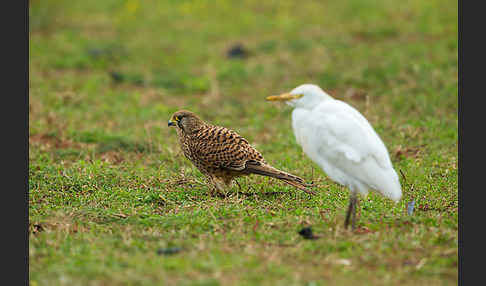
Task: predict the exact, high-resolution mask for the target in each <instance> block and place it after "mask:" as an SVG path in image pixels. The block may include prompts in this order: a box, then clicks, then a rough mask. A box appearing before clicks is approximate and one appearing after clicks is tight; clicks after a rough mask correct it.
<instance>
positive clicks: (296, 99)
mask: <svg viewBox="0 0 486 286" xmlns="http://www.w3.org/2000/svg"><path fill="white" fill-rule="evenodd" d="M326 99H332V97H331V96H330V95H328V94H327V93H325V92H324V91H323V90H322V89H321V88H320V87H319V86H317V85H315V84H302V85H299V86H298V87H296V88H294V89H292V91H290V92H286V93H282V94H281V95H272V96H268V97H267V98H266V100H268V101H285V102H286V103H287V104H288V105H290V106H292V107H302V108H309V109H312V108H313V107H315V106H317V104H319V102H321V101H322V100H326Z"/></svg>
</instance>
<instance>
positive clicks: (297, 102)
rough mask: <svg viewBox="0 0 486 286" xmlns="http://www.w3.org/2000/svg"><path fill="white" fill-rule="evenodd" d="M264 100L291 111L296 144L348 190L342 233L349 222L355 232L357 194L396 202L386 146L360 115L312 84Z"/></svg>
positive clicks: (395, 182) (397, 192) (397, 193)
mask: <svg viewBox="0 0 486 286" xmlns="http://www.w3.org/2000/svg"><path fill="white" fill-rule="evenodd" d="M266 100H268V101H285V102H286V103H287V104H288V105H290V106H292V107H294V110H293V111H292V128H293V131H294V135H295V138H296V141H297V143H298V144H299V145H300V146H302V149H303V151H304V153H305V154H306V155H307V156H309V158H311V159H312V160H313V161H314V162H315V163H316V164H317V165H319V166H320V167H321V168H322V170H324V172H325V173H326V174H327V175H328V176H329V177H330V178H331V179H332V180H334V181H335V182H337V183H339V184H341V185H344V186H346V187H348V188H349V190H350V191H351V194H350V201H349V206H348V210H347V213H346V220H345V222H344V226H345V228H348V225H349V220H350V217H352V228H353V229H355V223H356V207H357V203H358V194H361V195H363V196H366V195H367V194H368V191H369V190H373V191H376V192H377V193H379V194H381V195H383V196H385V197H387V198H390V199H392V200H393V201H395V202H398V201H399V200H400V198H401V197H402V190H401V186H400V181H399V178H398V175H397V173H396V172H395V170H394V169H393V166H392V163H391V161H390V157H389V155H388V151H387V149H386V147H385V144H383V141H382V140H381V139H380V137H379V136H378V134H376V132H375V130H374V129H373V127H371V125H370V123H369V122H368V120H366V118H365V117H364V116H363V115H361V113H360V112H359V111H357V110H356V109H354V108H353V107H351V106H350V105H348V104H347V103H345V102H343V101H340V100H336V99H334V98H332V97H331V96H330V95H328V94H327V93H325V92H324V91H323V90H322V89H321V88H320V87H319V86H317V85H313V84H303V85H300V86H298V87H296V88H294V89H293V90H292V91H291V92H289V93H284V94H281V95H276V96H268V97H267V98H266Z"/></svg>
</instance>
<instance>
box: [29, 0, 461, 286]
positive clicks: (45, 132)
mask: <svg viewBox="0 0 486 286" xmlns="http://www.w3.org/2000/svg"><path fill="white" fill-rule="evenodd" d="M30 24H31V26H30V45H29V47H30V51H29V61H30V68H29V78H30V85H29V87H30V97H29V134H30V137H29V147H30V148H29V221H30V225H29V231H30V235H29V261H30V262H29V277H30V281H31V285H456V284H457V282H458V269H457V267H458V266H457V263H458V256H457V255H458V199H457V197H458V192H457V157H458V153H457V141H458V131H457V130H458V127H457V126H458V116H457V110H458V104H457V99H458V88H457V83H458V53H457V49H458V41H457V2H453V1H447V3H444V1H438V0H431V1H419V0H414V1H360V0H350V1H304V2H303V1H225V0H221V1H209V0H207V1H149V0H146V1H141V0H126V1H114V0H107V1H93V0H89V1H76V2H72V3H71V2H69V1H60V0H57V1H56V0H49V1H31V8H30ZM235 43H243V44H244V45H245V47H247V48H248V50H249V51H250V55H249V57H248V58H246V59H234V60H230V59H227V58H226V56H225V52H226V50H227V49H228V48H230V47H231V46H232V45H233V44H235ZM307 82H311V83H315V84H318V85H320V86H321V87H322V88H323V89H324V90H326V91H328V92H329V93H330V94H331V95H333V96H334V97H336V98H338V99H342V100H344V101H346V102H348V103H349V104H351V105H353V106H354V107H356V108H357V109H358V110H360V111H361V112H362V113H363V114H364V115H365V116H366V117H367V118H368V120H369V121H370V122H371V124H372V125H373V126H374V127H375V129H376V131H377V132H378V134H379V135H380V136H381V138H382V139H383V141H384V142H385V144H386V146H387V147H388V149H389V151H390V154H391V158H392V161H393V164H394V166H395V169H396V170H397V171H399V170H401V171H402V172H403V173H404V174H405V176H406V182H405V180H404V179H403V177H402V178H401V183H402V186H403V191H404V196H403V199H402V200H401V201H400V202H399V203H397V204H393V203H392V202H391V201H389V200H387V199H384V198H382V197H379V196H376V195H374V194H370V195H369V196H368V197H367V198H365V199H362V200H361V204H360V206H361V208H360V213H359V229H358V231H357V232H355V233H352V232H351V231H346V230H344V229H343V222H344V214H345V211H346V207H347V202H348V198H349V193H348V190H347V189H345V188H344V187H341V186H339V185H337V184H335V183H333V182H332V181H331V180H330V179H329V178H328V177H327V176H326V174H325V173H324V172H323V171H321V170H320V169H319V168H318V166H317V165H315V164H314V163H313V162H312V161H311V160H310V159H309V158H307V157H306V156H305V155H304V154H303V152H302V150H301V148H300V147H299V146H298V144H297V143H296V142H295V138H294V136H293V134H292V130H291V128H290V112H291V110H290V108H289V107H287V106H284V105H278V104H273V103H268V102H265V101H264V98H265V96H268V95H272V94H277V93H281V92H285V91H289V90H290V89H292V88H293V87H295V86H297V85H299V84H302V83H307ZM183 108H184V109H189V110H192V111H194V112H196V113H197V114H199V115H200V116H201V117H202V118H203V119H205V120H207V121H209V122H211V123H214V124H217V125H223V126H226V127H230V128H231V129H233V130H236V131H237V132H238V133H240V134H241V135H243V136H244V137H246V138H247V139H248V140H249V141H250V142H251V143H252V144H253V145H254V146H255V147H256V148H257V149H259V150H260V151H261V153H262V154H263V155H264V156H265V158H266V160H267V161H268V162H270V163H271V164H272V165H274V166H276V167H277V168H281V169H284V170H287V171H289V172H292V173H295V174H296V175H299V176H302V177H304V178H306V179H307V180H309V181H310V180H313V181H314V182H315V183H316V184H317V185H318V187H317V188H316V190H318V191H319V194H318V195H316V196H314V197H310V196H308V195H307V194H305V193H302V192H301V191H298V190H296V189H294V188H292V187H290V186H288V185H286V184H283V183H281V182H278V181H275V180H272V179H268V178H264V177H259V176H251V177H247V178H242V179H239V182H240V185H241V187H242V188H241V190H239V188H238V187H234V188H233V189H232V191H231V192H230V193H229V194H228V196H227V197H226V198H220V197H216V196H211V195H209V194H208V188H207V186H206V185H204V183H203V182H204V178H203V176H202V175H201V174H200V173H199V171H197V170H196V169H195V168H194V167H193V166H192V165H191V164H190V162H189V161H188V160H187V159H185V158H184V156H183V155H182V153H181V152H180V150H179V146H178V144H177V138H176V134H175V131H174V130H173V129H169V128H167V120H168V119H169V117H170V115H171V114H172V113H173V112H174V111H176V110H179V109H183ZM412 199H415V201H416V204H415V206H416V210H415V213H414V214H413V215H412V216H408V215H407V212H406V207H407V203H408V202H410V201H411V200H412ZM303 226H312V228H313V231H314V233H315V234H316V235H319V236H320V238H319V239H317V240H303V239H302V238H301V237H300V236H299V235H298V234H297V232H298V231H299V230H300V229H301V228H302V227H303ZM167 247H179V248H181V251H180V252H178V253H176V254H173V255H167V256H166V255H159V254H158V251H159V250H161V249H164V248H167Z"/></svg>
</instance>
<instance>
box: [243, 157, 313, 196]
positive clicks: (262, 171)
mask: <svg viewBox="0 0 486 286" xmlns="http://www.w3.org/2000/svg"><path fill="white" fill-rule="evenodd" d="M244 171H245V172H248V173H251V174H258V175H263V176H268V177H272V178H276V179H279V180H282V181H284V182H285V183H287V184H289V185H292V186H294V187H296V188H298V189H301V190H303V191H305V192H306V193H310V194H313V195H315V193H314V192H312V191H310V190H308V189H307V187H309V186H310V184H306V183H305V181H304V180H303V179H302V178H300V177H297V176H295V175H292V174H289V173H286V172H284V171H281V170H279V169H276V168H274V167H272V166H270V165H267V164H263V163H261V162H256V161H248V162H247V163H246V167H245V169H244Z"/></svg>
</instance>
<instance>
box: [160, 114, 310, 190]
mask: <svg viewBox="0 0 486 286" xmlns="http://www.w3.org/2000/svg"><path fill="white" fill-rule="evenodd" d="M168 126H175V127H176V130H177V135H178V137H179V143H180V146H181V149H182V151H183V153H184V155H185V156H186V158H187V159H189V160H190V161H191V162H192V163H193V164H194V165H195V166H196V168H197V169H198V170H199V171H200V172H201V173H202V174H203V175H205V176H206V178H207V179H208V181H209V183H211V184H212V186H213V188H216V189H217V190H218V191H224V190H225V189H226V188H229V187H230V186H231V183H232V180H233V179H234V178H236V177H240V176H247V175H250V174H257V175H263V176H268V177H272V178H276V179H279V180H282V181H284V182H285V183H287V184H290V185H292V186H294V187H296V188H298V189H301V190H303V191H305V192H308V193H312V192H311V191H310V190H308V189H307V188H306V187H307V186H309V185H308V184H306V183H305V182H304V180H303V179H302V178H300V177H298V176H295V175H292V174H289V173H287V172H284V171H281V170H278V169H276V168H274V167H272V166H270V165H269V164H268V163H267V162H265V160H264V159H263V156H262V154H260V152H258V151H257V150H256V149H255V148H253V147H252V146H251V145H250V143H248V141H247V140H246V139H245V138H243V137H241V136H240V135H239V134H238V133H236V132H234V131H233V130H230V129H228V128H225V127H220V126H215V125H211V124H209V123H206V122H204V121H203V120H201V119H200V118H199V117H198V116H197V115H196V114H194V113H192V112H190V111H186V110H180V111H177V112H175V113H174V114H173V115H172V118H171V119H170V120H169V123H168Z"/></svg>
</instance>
